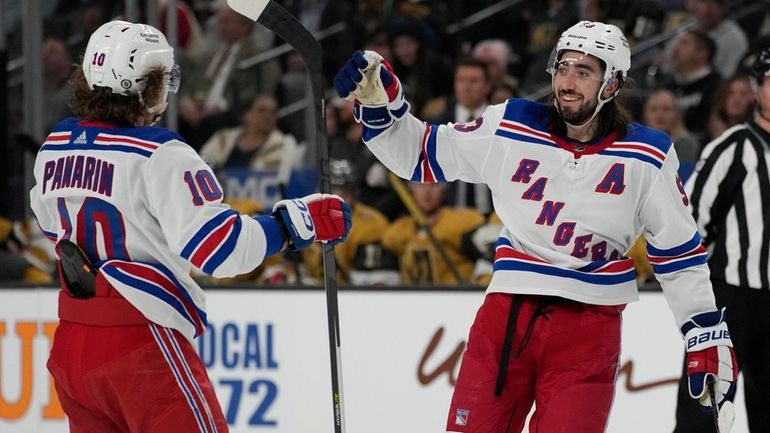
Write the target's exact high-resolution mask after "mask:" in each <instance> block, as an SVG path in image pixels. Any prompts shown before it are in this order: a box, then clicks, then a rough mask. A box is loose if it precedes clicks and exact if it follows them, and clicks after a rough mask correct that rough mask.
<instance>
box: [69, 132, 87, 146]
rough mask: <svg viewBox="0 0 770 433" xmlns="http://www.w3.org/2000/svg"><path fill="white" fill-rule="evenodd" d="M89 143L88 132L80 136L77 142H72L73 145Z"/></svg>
mask: <svg viewBox="0 0 770 433" xmlns="http://www.w3.org/2000/svg"><path fill="white" fill-rule="evenodd" d="M87 143H88V137H87V136H86V131H83V132H81V133H80V135H78V138H76V139H75V141H73V142H72V144H87Z"/></svg>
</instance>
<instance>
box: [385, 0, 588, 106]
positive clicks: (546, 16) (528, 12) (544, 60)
mask: <svg viewBox="0 0 770 433" xmlns="http://www.w3.org/2000/svg"><path fill="white" fill-rule="evenodd" d="M577 3H578V2H572V1H569V0H546V1H536V2H531V4H530V6H529V7H527V8H525V9H524V12H523V14H524V16H525V19H526V20H527V21H528V22H529V41H528V43H527V52H526V56H525V57H526V58H525V61H524V64H525V65H529V67H528V68H527V70H526V71H525V72H524V75H523V76H522V80H521V87H522V89H524V90H525V91H527V92H533V91H535V90H538V89H539V88H541V87H544V86H549V85H550V84H551V80H550V77H549V76H548V75H547V74H543V65H546V64H548V57H549V56H550V55H551V51H552V50H553V47H554V46H555V45H556V41H557V40H558V39H559V35H561V33H562V32H563V31H564V30H567V28H568V27H569V26H571V25H572V24H574V23H576V22H577V21H578V15H579V9H578V6H577ZM396 75H398V71H396Z"/></svg>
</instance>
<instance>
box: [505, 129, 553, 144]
mask: <svg viewBox="0 0 770 433" xmlns="http://www.w3.org/2000/svg"><path fill="white" fill-rule="evenodd" d="M495 135H497V136H499V137H505V138H510V139H511V140H517V141H524V142H527V143H531V144H541V145H545V146H550V147H558V146H557V145H556V143H551V142H550V141H546V140H540V139H537V138H534V137H530V136H528V135H522V134H517V133H515V132H511V131H508V130H505V129H497V130H496V131H495Z"/></svg>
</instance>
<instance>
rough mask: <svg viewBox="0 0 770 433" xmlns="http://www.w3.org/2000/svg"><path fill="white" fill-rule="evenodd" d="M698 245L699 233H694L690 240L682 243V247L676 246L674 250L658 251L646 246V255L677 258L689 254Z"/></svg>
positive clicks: (699, 240) (699, 241) (699, 242)
mask: <svg viewBox="0 0 770 433" xmlns="http://www.w3.org/2000/svg"><path fill="white" fill-rule="evenodd" d="M700 244H701V237H700V233H698V232H697V231H696V232H695V235H693V237H692V239H690V240H689V241H687V242H685V243H683V244H682V245H679V246H676V247H674V248H669V249H667V250H659V249H657V248H655V247H653V246H652V245H650V244H647V254H648V255H650V256H654V257H677V256H681V255H682V254H686V253H689V252H690V251H692V250H694V249H695V248H698V246H699V245H700Z"/></svg>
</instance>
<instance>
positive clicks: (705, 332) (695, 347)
mask: <svg viewBox="0 0 770 433" xmlns="http://www.w3.org/2000/svg"><path fill="white" fill-rule="evenodd" d="M684 342H685V345H686V348H687V351H688V352H697V351H699V350H704V349H708V348H709V347H715V346H728V347H733V342H732V340H731V339H730V331H729V330H728V329H727V323H725V322H720V323H719V324H718V325H715V326H704V327H694V328H692V329H690V330H689V331H688V332H687V333H686V334H685V335H684Z"/></svg>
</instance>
